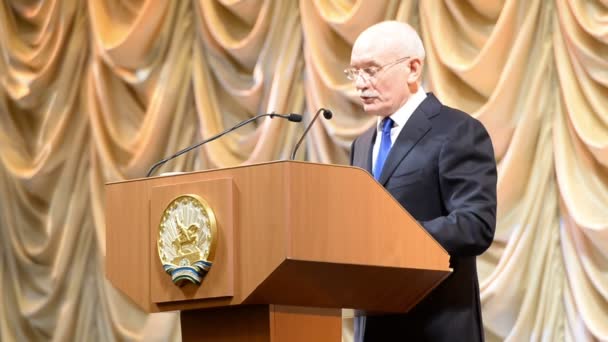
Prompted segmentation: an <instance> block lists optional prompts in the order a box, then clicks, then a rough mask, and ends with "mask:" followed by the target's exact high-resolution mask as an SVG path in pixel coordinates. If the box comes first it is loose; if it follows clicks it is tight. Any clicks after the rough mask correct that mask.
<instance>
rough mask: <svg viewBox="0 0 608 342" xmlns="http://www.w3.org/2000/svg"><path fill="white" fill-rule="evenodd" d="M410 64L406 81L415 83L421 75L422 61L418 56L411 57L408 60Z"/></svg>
mask: <svg viewBox="0 0 608 342" xmlns="http://www.w3.org/2000/svg"><path fill="white" fill-rule="evenodd" d="M409 64H410V74H409V76H408V77H407V82H408V83H416V82H418V80H420V78H421V77H422V61H421V60H420V58H416V57H414V58H412V59H411V60H410V61H409Z"/></svg>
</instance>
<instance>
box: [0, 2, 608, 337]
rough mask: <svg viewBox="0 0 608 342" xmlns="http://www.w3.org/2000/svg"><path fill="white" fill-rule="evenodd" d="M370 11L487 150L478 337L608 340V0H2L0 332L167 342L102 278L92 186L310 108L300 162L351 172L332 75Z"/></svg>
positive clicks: (356, 130) (234, 161)
mask: <svg viewBox="0 0 608 342" xmlns="http://www.w3.org/2000/svg"><path fill="white" fill-rule="evenodd" d="M384 19H396V20H401V21H406V22H409V23H411V24H412V25H413V26H414V27H416V28H417V29H418V30H419V32H421V35H422V37H423V40H424V43H425V46H426V49H427V56H428V58H427V61H426V75H425V84H426V88H427V90H431V91H433V92H435V93H436V94H437V96H438V97H439V98H440V99H441V100H442V101H443V102H444V103H446V104H449V105H451V106H454V107H457V108H460V109H462V110H465V111H467V112H469V113H470V114H471V115H473V116H475V117H477V118H478V119H480V120H481V121H482V122H483V123H484V124H485V126H486V127H487V129H488V130H489V132H490V134H491V136H492V139H493V142H494V147H495V150H496V156H497V159H498V163H499V183H498V196H499V201H498V203H499V220H498V227H497V231H496V237H495V242H494V244H493V245H492V247H491V248H490V250H489V251H488V252H486V253H485V254H484V255H483V256H482V257H480V258H478V264H479V273H480V274H479V276H480V282H481V297H482V303H483V315H484V325H485V328H486V336H487V338H488V340H489V341H499V340H511V341H522V340H534V341H536V340H543V341H556V340H567V341H570V340H576V341H581V340H608V273H607V272H606V270H607V269H608V114H607V113H608V111H607V110H606V108H608V1H606V0H552V1H551V0H550V1H543V0H489V1H488V0H468V1H459V0H443V1H442V0H428V1H427V0H425V1H396V0H395V1H391V0H384V1H380V0H369V1H367V0H365V1H355V0H325V1H323V0H300V1H295V0H294V1H291V0H289V1H283V0H280V1H279V0H276V1H270V0H266V1H264V0H199V1H186V0H179V1H167V0H137V1H124V0H123V1H120V0H89V1H82V0H61V1H60V0H48V1H18V0H14V1H11V0H6V1H2V2H0V81H1V84H0V286H1V287H2V294H1V295H0V340H2V341H16V340H55V341H67V340H88V341H92V340H97V341H111V340H179V338H180V332H179V317H178V316H177V315H176V314H175V313H163V314H155V315H146V314H144V313H142V312H141V311H139V310H138V309H137V308H136V307H134V305H133V304H132V303H131V302H130V301H129V300H128V299H127V298H125V297H124V296H123V295H122V294H120V293H119V292H117V291H116V290H115V289H113V287H112V286H111V285H110V284H109V283H108V282H107V281H106V280H105V277H104V270H103V257H104V253H105V239H104V231H105V224H104V216H103V199H104V192H103V185H104V183H105V182H109V181H116V180H122V179H129V178H135V177H141V176H143V175H144V174H145V172H146V170H147V168H148V167H149V166H150V165H151V164H152V163H153V162H155V161H156V160H158V159H160V158H162V157H164V156H166V155H169V154H171V153H172V152H174V151H176V150H178V149H180V148H183V147H185V146H187V145H189V144H191V143H194V142H196V141H199V140H200V139H202V138H206V137H209V136H211V135H213V134H215V133H217V132H219V131H221V130H223V129H225V128H226V127H230V126H232V125H234V124H235V123H237V122H239V121H241V120H244V119H246V118H249V117H252V116H253V115H255V114H258V113H264V112H271V111H276V112H280V113H288V112H301V113H305V116H306V118H307V120H309V119H310V114H313V113H314V112H315V111H316V110H317V109H318V108H319V107H326V108H330V109H331V110H332V111H333V112H334V114H335V116H334V119H332V120H331V121H325V120H322V121H320V122H318V125H316V126H315V127H314V128H313V130H312V131H311V132H310V133H311V134H310V136H309V138H308V140H307V143H306V146H305V148H304V149H302V150H301V151H300V153H299V155H298V158H299V159H307V160H311V161H318V162H324V163H341V164H342V163H347V162H348V149H349V147H350V143H351V141H352V140H353V139H354V138H355V137H356V136H357V135H358V134H360V133H362V132H363V131H364V130H365V129H366V128H367V127H369V126H370V124H372V122H373V119H372V118H370V117H367V116H366V115H365V114H364V113H362V111H361V108H360V107H359V105H358V101H357V96H356V93H355V91H354V87H353V85H352V84H350V83H349V82H347V81H346V79H345V77H344V76H343V74H342V70H343V69H344V68H345V67H346V66H347V65H348V64H349V58H350V49H351V46H352V44H353V42H354V39H355V38H356V36H357V35H358V34H359V33H360V32H361V31H362V30H363V29H365V28H366V27H368V26H369V25H371V24H373V23H375V22H378V21H381V20H384ZM300 126H301V125H300ZM300 126H299V125H293V124H289V123H288V122H285V121H284V120H280V121H279V120H271V119H268V120H262V121H260V122H258V123H257V125H250V126H246V127H243V128H242V129H240V130H238V131H235V132H233V133H231V134H230V135H228V136H225V137H224V138H222V139H221V140H218V141H216V142H213V143H211V144H208V145H205V146H204V147H203V148H202V149H201V150H200V151H199V152H197V153H191V154H189V155H187V156H184V157H181V158H178V159H176V160H175V161H173V162H170V163H168V164H167V165H166V166H164V167H163V168H161V170H160V172H163V171H169V170H199V169H207V168H217V167H226V166H231V165H239V164H245V163H255V162H262V161H268V160H274V159H281V158H287V157H288V156H289V154H290V150H291V147H292V146H293V143H294V142H295V140H296V139H297V138H298V136H299V134H300V133H301V132H302V127H300ZM344 323H345V324H344V339H345V340H351V339H352V322H351V318H350V317H349V316H348V315H346V317H345V320H344Z"/></svg>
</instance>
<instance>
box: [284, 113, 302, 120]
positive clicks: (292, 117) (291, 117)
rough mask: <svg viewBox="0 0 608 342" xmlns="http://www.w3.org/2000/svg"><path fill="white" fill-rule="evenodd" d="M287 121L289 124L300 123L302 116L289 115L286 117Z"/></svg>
mask: <svg viewBox="0 0 608 342" xmlns="http://www.w3.org/2000/svg"><path fill="white" fill-rule="evenodd" d="M287 120H289V121H291V122H300V121H302V115H300V114H294V113H291V114H289V116H288V117H287Z"/></svg>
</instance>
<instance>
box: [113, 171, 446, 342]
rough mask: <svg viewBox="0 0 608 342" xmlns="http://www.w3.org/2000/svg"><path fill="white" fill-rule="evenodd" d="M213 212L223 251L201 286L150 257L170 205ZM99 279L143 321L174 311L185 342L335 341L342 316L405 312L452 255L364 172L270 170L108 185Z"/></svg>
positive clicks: (439, 278) (441, 273)
mask: <svg viewBox="0 0 608 342" xmlns="http://www.w3.org/2000/svg"><path fill="white" fill-rule="evenodd" d="M183 194H195V195H198V196H200V197H202V198H204V199H205V201H206V202H207V203H208V204H209V206H210V207H212V208H213V210H214V212H215V216H216V220H217V226H218V228H217V231H218V240H217V247H216V252H215V259H214V263H213V266H212V267H211V269H210V271H209V273H208V274H207V275H206V277H205V278H204V279H203V281H202V284H201V285H200V286H196V285H194V284H188V285H185V286H183V287H179V286H176V285H174V284H173V282H172V281H171V276H169V275H168V274H167V273H165V271H164V270H163V266H162V264H161V261H160V258H159V256H158V251H157V240H158V234H159V223H160V220H161V215H162V213H163V210H164V209H165V207H166V206H167V205H168V204H169V203H170V202H171V201H172V200H173V199H174V198H176V197H178V196H180V195H183ZM106 241H107V242H106V243H107V254H106V273H107V277H108V279H109V280H110V282H111V283H112V284H113V285H114V286H116V287H117V288H118V289H120V290H121V291H122V292H123V293H124V294H125V295H126V296H128V297H129V298H130V299H131V300H133V302H135V304H137V305H138V306H139V307H141V308H142V309H143V310H144V311H146V312H159V311H172V310H181V311H182V313H181V322H182V323H181V324H182V337H183V339H184V340H185V341H186V340H203V341H249V340H251V341H340V340H341V310H340V309H341V308H353V309H357V310H362V311H367V312H376V313H378V312H406V311H408V310H409V309H410V308H412V307H413V306H414V305H416V304H417V303H418V302H419V301H420V300H421V299H422V298H423V297H424V296H425V295H426V294H427V293H428V292H429V291H431V290H432V289H433V288H435V287H436V286H437V285H438V284H439V283H440V282H441V281H442V280H443V279H444V278H445V277H447V276H448V275H449V273H450V272H451V270H450V268H449V255H448V254H447V253H446V252H445V250H443V248H442V247H441V246H440V245H439V244H438V243H437V242H436V241H435V240H434V239H433V238H432V237H431V236H430V235H429V234H428V233H427V232H426V231H425V230H424V229H423V228H422V227H421V226H420V225H419V224H418V223H417V222H416V221H415V220H414V219H413V218H412V217H411V216H410V215H409V214H408V213H407V212H406V211H405V210H404V209H403V208H402V207H401V206H400V205H399V203H398V202H396V201H395V200H394V199H393V198H392V197H391V195H390V194H389V193H388V192H387V191H386V190H385V189H384V188H383V187H382V186H381V185H379V184H378V183H377V182H376V181H375V180H374V179H373V178H372V177H371V176H370V175H369V174H368V173H367V172H365V171H364V170H362V169H359V168H353V167H347V166H338V165H324V164H313V163H305V162H293V161H277V162H270V163H264V164H257V165H250V166H241V167H234V168H227V169H219V170H210V171H202V172H192V173H186V174H180V175H174V176H166V177H156V178H146V179H136V180H130V181H123V182H117V183H110V184H107V185H106Z"/></svg>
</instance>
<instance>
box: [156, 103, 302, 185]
mask: <svg viewBox="0 0 608 342" xmlns="http://www.w3.org/2000/svg"><path fill="white" fill-rule="evenodd" d="M263 116H270V118H271V119H273V118H275V117H279V118H282V119H287V120H289V121H291V122H300V121H302V115H300V114H295V113H290V114H276V113H266V114H259V115H256V116H254V117H252V118H249V119H247V120H245V121H243V122H240V123H239V124H237V125H236V126H234V127H232V128H229V129H227V130H225V131H223V132H221V133H218V134H216V135H214V136H212V137H211V138H209V139H205V140H203V141H201V142H199V143H196V144H194V145H192V146H189V147H186V148H185V149H183V150H181V151H179V152H177V153H175V154H174V155H172V156H170V157H167V158H165V159H163V160H159V161H158V162H156V163H155V164H154V165H152V167H151V168H150V170H148V173H147V174H146V177H150V176H151V175H152V173H154V171H155V170H156V169H157V168H158V167H160V166H161V165H163V164H164V163H166V162H168V161H169V160H171V159H173V158H177V157H179V156H181V155H182V154H184V153H186V152H189V151H192V150H193V149H195V148H197V147H199V146H201V145H204V144H206V143H208V142H212V141H213V140H215V139H217V138H219V137H221V136H223V135H224V134H227V133H230V132H232V131H234V130H235V129H237V128H239V127H242V126H245V125H246V124H248V123H250V122H252V121H255V120H257V119H259V118H261V117H263Z"/></svg>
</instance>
